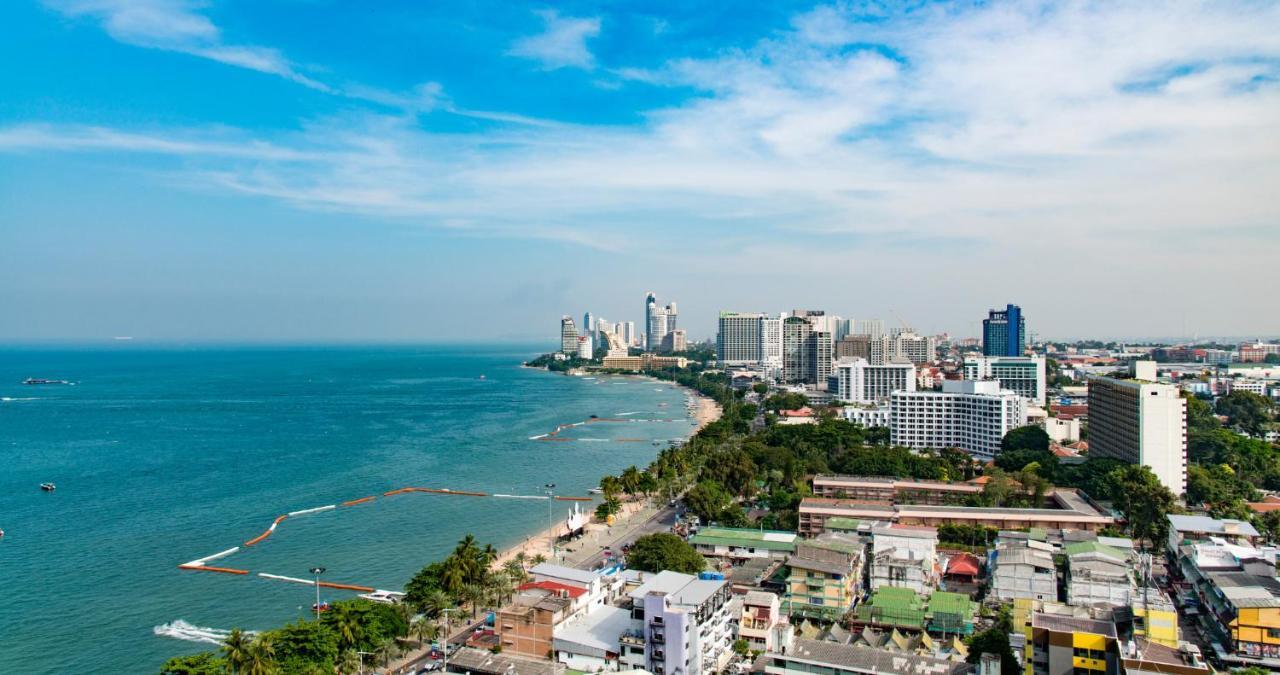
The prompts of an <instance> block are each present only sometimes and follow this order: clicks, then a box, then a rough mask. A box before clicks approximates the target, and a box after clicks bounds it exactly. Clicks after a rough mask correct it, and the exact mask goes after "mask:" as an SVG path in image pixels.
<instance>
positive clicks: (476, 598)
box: [458, 584, 488, 619]
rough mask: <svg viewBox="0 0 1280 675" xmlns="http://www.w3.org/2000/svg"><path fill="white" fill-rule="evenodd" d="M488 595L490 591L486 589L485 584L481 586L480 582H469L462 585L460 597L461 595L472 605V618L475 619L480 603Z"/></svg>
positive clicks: (464, 600)
mask: <svg viewBox="0 0 1280 675" xmlns="http://www.w3.org/2000/svg"><path fill="white" fill-rule="evenodd" d="M487 596H488V592H487V591H486V590H485V588H484V586H481V585H480V584H467V585H465V586H463V587H462V592H461V593H460V594H459V596H458V597H460V598H461V599H462V601H463V602H465V603H467V604H468V605H471V618H473V619H474V618H476V616H477V612H478V610H479V609H480V604H481V603H482V602H484V600H485V598H486V597H487Z"/></svg>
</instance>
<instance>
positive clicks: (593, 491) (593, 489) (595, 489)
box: [587, 487, 604, 495]
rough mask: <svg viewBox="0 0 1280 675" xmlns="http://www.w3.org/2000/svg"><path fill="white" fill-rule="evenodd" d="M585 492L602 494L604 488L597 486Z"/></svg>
mask: <svg viewBox="0 0 1280 675" xmlns="http://www.w3.org/2000/svg"><path fill="white" fill-rule="evenodd" d="M587 494H593V495H602V494H604V490H601V489H600V488H598V487H594V488H591V489H590V490H587Z"/></svg>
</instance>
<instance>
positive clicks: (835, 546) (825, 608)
mask: <svg viewBox="0 0 1280 675" xmlns="http://www.w3.org/2000/svg"><path fill="white" fill-rule="evenodd" d="M865 549H866V547H865V545H864V544H863V542H862V540H861V539H859V538H857V537H854V536H850V535H844V534H835V533H826V534H823V535H822V536H819V537H815V538H813V539H807V540H800V541H797V542H796V552H795V555H793V556H791V558H790V560H788V561H787V567H788V568H789V569H790V573H789V576H788V577H787V593H786V597H785V603H786V609H787V614H789V615H790V616H792V617H797V616H810V617H817V618H821V619H825V620H835V619H839V618H840V617H841V616H843V615H844V613H845V612H847V611H848V610H849V608H850V607H852V606H853V603H854V601H855V600H856V599H857V597H858V594H859V592H860V591H861V587H862V569H863V565H864V559H865V558H864V556H865V553H864V551H865Z"/></svg>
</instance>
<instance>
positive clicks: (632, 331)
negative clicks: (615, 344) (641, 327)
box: [618, 321, 639, 347]
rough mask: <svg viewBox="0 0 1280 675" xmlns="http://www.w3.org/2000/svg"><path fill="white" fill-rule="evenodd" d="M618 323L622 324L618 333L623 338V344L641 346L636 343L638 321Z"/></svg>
mask: <svg viewBox="0 0 1280 675" xmlns="http://www.w3.org/2000/svg"><path fill="white" fill-rule="evenodd" d="M618 325H619V326H620V328H619V329H618V335H619V337H621V338H622V344H624V345H626V346H628V347H636V346H639V345H637V344H636V322H634V321H619V322H618Z"/></svg>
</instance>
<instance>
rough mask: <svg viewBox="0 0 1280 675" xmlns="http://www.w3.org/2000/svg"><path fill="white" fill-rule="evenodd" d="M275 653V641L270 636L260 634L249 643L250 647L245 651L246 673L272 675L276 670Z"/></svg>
mask: <svg viewBox="0 0 1280 675" xmlns="http://www.w3.org/2000/svg"><path fill="white" fill-rule="evenodd" d="M275 655H276V646H275V643H273V642H272V641H271V638H270V637H268V636H266V635H259V636H258V638H257V639H255V640H254V641H253V642H251V643H249V649H248V651H247V652H246V653H245V657H246V661H245V666H244V675H271V673H274V672H275V671H276V664H275Z"/></svg>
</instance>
